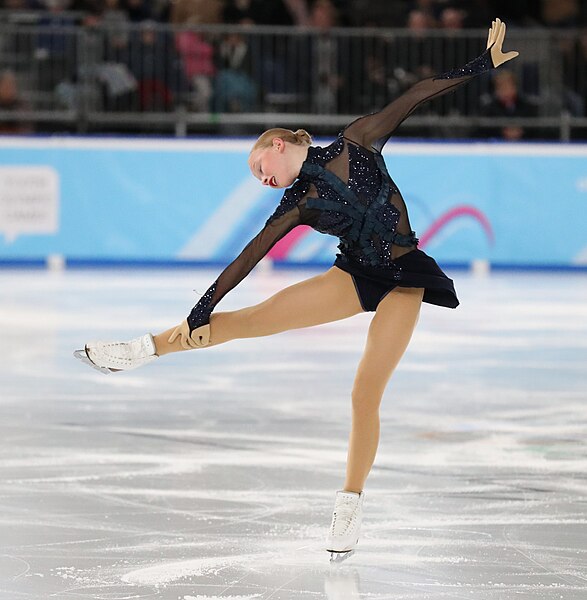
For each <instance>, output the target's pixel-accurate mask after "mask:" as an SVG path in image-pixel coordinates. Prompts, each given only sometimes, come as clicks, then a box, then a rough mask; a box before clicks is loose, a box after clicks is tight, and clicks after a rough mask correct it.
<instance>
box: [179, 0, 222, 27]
mask: <svg viewBox="0 0 587 600" xmlns="http://www.w3.org/2000/svg"><path fill="white" fill-rule="evenodd" d="M222 6H223V2H222V1H221V0H175V1H174V2H172V5H171V10H170V18H169V20H170V21H171V23H173V24H175V25H182V24H185V23H187V22H188V21H189V22H190V23H195V24H202V25H204V24H213V23H222Z"/></svg>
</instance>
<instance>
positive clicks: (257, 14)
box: [222, 0, 305, 25]
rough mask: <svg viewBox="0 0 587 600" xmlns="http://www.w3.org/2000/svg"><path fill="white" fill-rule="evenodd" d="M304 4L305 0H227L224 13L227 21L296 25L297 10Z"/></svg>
mask: <svg viewBox="0 0 587 600" xmlns="http://www.w3.org/2000/svg"><path fill="white" fill-rule="evenodd" d="M302 4H303V5H304V6H305V2H300V1H299V0H298V1H296V2H292V0H289V2H284V1H283V0H226V3H225V5H224V9H223V11H222V15H223V20H224V22H225V23H243V22H245V21H246V22H247V23H255V24H257V25H294V24H295V23H297V18H296V11H299V9H300V6H301V5H302ZM289 5H291V6H289Z"/></svg>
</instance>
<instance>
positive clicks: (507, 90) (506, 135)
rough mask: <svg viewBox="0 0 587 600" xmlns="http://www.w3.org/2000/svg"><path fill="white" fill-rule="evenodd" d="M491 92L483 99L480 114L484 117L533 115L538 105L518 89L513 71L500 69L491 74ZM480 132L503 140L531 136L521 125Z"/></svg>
mask: <svg viewBox="0 0 587 600" xmlns="http://www.w3.org/2000/svg"><path fill="white" fill-rule="evenodd" d="M493 86H494V90H493V94H492V95H491V96H490V97H489V98H484V99H483V104H482V108H481V115H482V116H484V117H535V116H537V114H538V107H537V106H536V104H534V103H533V102H530V101H529V100H528V99H526V98H525V97H524V96H522V95H521V94H520V92H519V91H518V81H517V77H516V75H515V74H514V73H513V71H509V70H507V69H501V70H499V71H496V72H495V74H494V76H493ZM482 134H483V135H485V136H489V137H499V138H502V139H504V140H510V141H515V140H521V139H523V138H531V137H533V136H532V134H531V133H529V132H528V131H526V130H525V129H524V128H523V127H519V126H517V125H512V126H506V127H498V128H496V129H492V130H489V131H488V130H487V129H484V130H483V131H482Z"/></svg>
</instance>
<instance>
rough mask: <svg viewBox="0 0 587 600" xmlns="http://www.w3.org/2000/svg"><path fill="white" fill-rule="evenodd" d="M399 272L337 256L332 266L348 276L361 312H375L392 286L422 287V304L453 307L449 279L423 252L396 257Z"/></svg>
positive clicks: (454, 301) (456, 304)
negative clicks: (354, 289) (355, 292)
mask: <svg viewBox="0 0 587 600" xmlns="http://www.w3.org/2000/svg"><path fill="white" fill-rule="evenodd" d="M393 262H394V264H395V265H397V266H398V267H399V268H400V269H399V271H398V270H392V269H385V268H381V267H369V266H366V265H362V264H360V263H357V262H355V261H353V260H351V259H349V258H348V257H346V256H344V255H342V254H338V255H337V257H336V260H335V261H334V266H335V267H338V268H340V269H342V270H343V271H346V272H347V273H350V274H351V276H352V278H353V282H354V284H355V287H356V289H357V294H358V296H359V300H360V302H361V305H362V307H363V309H364V310H366V311H374V310H376V309H377V305H378V304H379V302H381V300H382V299H383V298H384V297H385V296H386V295H387V294H388V293H389V292H390V291H391V290H392V289H394V288H395V287H397V286H400V287H421V288H424V298H423V301H424V302H428V303H429V304H436V305H437V306H446V307H447V308H456V307H457V306H458V305H459V299H458V298H457V293H456V291H455V288H454V284H453V281H452V279H450V278H449V277H447V276H446V274H445V273H444V272H443V271H442V269H441V268H440V267H439V266H438V264H437V263H436V261H435V260H434V259H433V258H432V257H431V256H428V254H426V253H425V252H423V251H422V250H419V249H416V250H411V251H410V252H408V253H407V254H404V255H403V256H400V257H399V258H396V259H395V260H394V261H393Z"/></svg>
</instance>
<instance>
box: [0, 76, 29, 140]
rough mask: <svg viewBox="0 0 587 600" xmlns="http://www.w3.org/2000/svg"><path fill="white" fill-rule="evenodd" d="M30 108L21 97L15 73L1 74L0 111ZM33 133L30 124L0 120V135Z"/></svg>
mask: <svg viewBox="0 0 587 600" xmlns="http://www.w3.org/2000/svg"><path fill="white" fill-rule="evenodd" d="M29 108H30V107H29V106H28V105H27V103H26V102H25V101H24V100H23V99H22V97H21V94H20V91H19V89H18V82H17V80H16V75H15V74H14V72H13V71H11V70H10V69H5V70H4V71H2V72H0V111H19V110H28V109H29ZM32 131H33V128H32V126H31V125H30V123H25V122H23V121H9V120H0V134H6V135H16V134H23V133H31V132H32Z"/></svg>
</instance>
